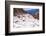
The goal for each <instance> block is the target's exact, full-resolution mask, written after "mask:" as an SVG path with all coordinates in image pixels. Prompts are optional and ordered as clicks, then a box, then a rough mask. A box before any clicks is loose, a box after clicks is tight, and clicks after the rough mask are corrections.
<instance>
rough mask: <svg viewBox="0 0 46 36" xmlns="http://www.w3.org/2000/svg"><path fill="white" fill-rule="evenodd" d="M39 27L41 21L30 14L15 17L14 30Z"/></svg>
mask: <svg viewBox="0 0 46 36" xmlns="http://www.w3.org/2000/svg"><path fill="white" fill-rule="evenodd" d="M32 27H39V20H38V19H35V18H34V17H33V16H32V15H30V14H24V15H23V16H22V15H18V16H14V17H13V28H32Z"/></svg>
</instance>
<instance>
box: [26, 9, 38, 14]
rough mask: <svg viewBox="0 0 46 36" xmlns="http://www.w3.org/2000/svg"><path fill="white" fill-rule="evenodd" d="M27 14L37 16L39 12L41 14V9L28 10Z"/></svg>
mask: <svg viewBox="0 0 46 36" xmlns="http://www.w3.org/2000/svg"><path fill="white" fill-rule="evenodd" d="M25 12H26V13H29V14H31V15H35V13H38V12H39V9H31V10H26V11H25Z"/></svg>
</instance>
